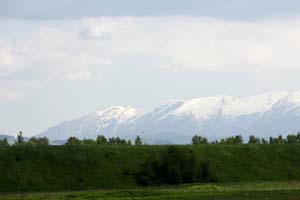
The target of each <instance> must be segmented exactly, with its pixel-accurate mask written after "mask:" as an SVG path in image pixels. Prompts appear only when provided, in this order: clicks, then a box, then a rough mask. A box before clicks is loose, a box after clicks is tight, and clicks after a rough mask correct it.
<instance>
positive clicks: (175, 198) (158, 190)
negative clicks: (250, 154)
mask: <svg viewBox="0 0 300 200" xmlns="http://www.w3.org/2000/svg"><path fill="white" fill-rule="evenodd" d="M299 198H300V182H251V183H227V184H193V185H181V186H162V187H147V188H140V187H139V188H134V189H119V190H112V189H110V190H91V191H77V192H57V193H22V194H2V195H0V199H1V200H41V199H43V200H70V199H72V200H97V199H104V200H105V199H106V200H118V199H141V200H143V199H147V200H152V199H153V200H157V199H158V200H165V199H169V200H185V199H186V200H195V199H204V200H227V199H228V200H239V199H240V200H243V199H245V200H246V199H247V200H267V199H268V200H298V199H299Z"/></svg>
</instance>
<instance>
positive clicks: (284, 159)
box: [0, 144, 300, 192]
mask: <svg viewBox="0 0 300 200" xmlns="http://www.w3.org/2000/svg"><path fill="white" fill-rule="evenodd" d="M0 157H1V159H0V169H1V170H0V192H17V191H65V190H86V189H96V188H128V187H129V188H133V187H137V186H138V185H142V183H141V182H140V179H139V175H141V174H143V173H144V175H145V176H146V181H147V179H148V180H149V182H150V183H149V184H150V185H160V184H177V183H189V182H195V181H197V182H198V181H200V182H207V181H209V182H212V181H218V183H225V182H244V181H250V182H251V181H259V180H263V181H276V180H277V181H283V180H289V181H292V180H299V181H300V171H299V166H300V160H299V157H300V145H297V144H290V145H276V144H274V145H269V144H268V145H263V144H250V145H246V144H242V145H239V144H234V145H228V144H224V145H223V144H218V145H209V144H208V145H205V144H203V145H186V146H172V147H171V146H149V145H143V146H134V145H133V146H130V145H83V144H80V145H63V146H46V145H41V146H38V145H37V146H31V145H14V146H1V147H0ZM151 157H153V158H151ZM155 162H157V163H158V165H157V166H158V167H162V169H163V172H164V174H163V176H162V178H161V179H159V178H158V177H157V173H158V171H157V170H156V169H151V168H154V166H155ZM148 163H149V164H148ZM148 167H149V168H150V169H149V171H147V168H148ZM152 172H154V174H153V175H152V174H151V173H152ZM149 174H150V175H151V176H150V175H149ZM152 177H154V178H152ZM146 183H147V182H146ZM143 185H146V184H143Z"/></svg>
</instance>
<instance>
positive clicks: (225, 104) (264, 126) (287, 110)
mask: <svg viewBox="0 0 300 200" xmlns="http://www.w3.org/2000/svg"><path fill="white" fill-rule="evenodd" d="M274 123H276V124H274ZM288 131H289V132H298V131H300V90H299V91H295V92H291V93H289V92H286V91H274V92H270V93H266V94H261V95H257V96H250V97H241V98H237V97H232V96H228V95H220V96H214V97H202V98H195V99H191V100H169V101H165V102H163V103H162V104H160V105H158V106H156V107H155V108H153V109H152V110H150V111H147V112H143V111H141V110H139V109H136V108H133V107H130V106H126V107H122V106H116V107H111V108H108V109H105V110H100V111H98V112H95V113H92V114H90V115H87V116H84V117H82V118H78V119H75V120H70V121H67V122H63V123H61V124H59V125H57V126H55V127H52V128H50V129H48V130H46V131H44V132H42V133H41V134H39V135H38V136H47V137H49V138H50V139H51V140H63V139H67V138H68V137H70V136H76V137H79V138H95V137H96V136H97V135H98V134H104V135H106V136H108V137H111V136H120V137H124V138H131V139H132V138H134V137H136V136H137V135H141V136H142V137H143V138H145V139H146V140H147V141H149V142H150V143H155V142H156V141H168V142H170V143H171V142H172V143H187V142H189V141H190V137H191V136H192V135H194V134H202V135H205V136H207V137H209V138H210V139H215V138H219V137H225V136H230V135H233V134H242V135H244V136H248V135H249V134H256V135H260V136H270V135H275V134H279V133H281V134H284V133H287V132H288Z"/></svg>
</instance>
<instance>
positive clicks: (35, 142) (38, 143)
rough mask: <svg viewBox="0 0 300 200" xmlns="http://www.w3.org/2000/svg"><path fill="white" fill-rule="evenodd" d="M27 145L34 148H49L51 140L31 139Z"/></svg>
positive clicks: (43, 138) (45, 138)
mask: <svg viewBox="0 0 300 200" xmlns="http://www.w3.org/2000/svg"><path fill="white" fill-rule="evenodd" d="M26 144H27V145H32V146H48V145H49V139H48V138H47V137H41V138H36V137H31V138H30V139H29V140H28V142H26Z"/></svg>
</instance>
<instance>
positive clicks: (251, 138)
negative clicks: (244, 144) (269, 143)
mask: <svg viewBox="0 0 300 200" xmlns="http://www.w3.org/2000/svg"><path fill="white" fill-rule="evenodd" d="M260 143H261V141H260V139H259V138H257V137H255V136H254V135H250V136H249V141H248V144H260Z"/></svg>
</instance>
